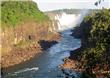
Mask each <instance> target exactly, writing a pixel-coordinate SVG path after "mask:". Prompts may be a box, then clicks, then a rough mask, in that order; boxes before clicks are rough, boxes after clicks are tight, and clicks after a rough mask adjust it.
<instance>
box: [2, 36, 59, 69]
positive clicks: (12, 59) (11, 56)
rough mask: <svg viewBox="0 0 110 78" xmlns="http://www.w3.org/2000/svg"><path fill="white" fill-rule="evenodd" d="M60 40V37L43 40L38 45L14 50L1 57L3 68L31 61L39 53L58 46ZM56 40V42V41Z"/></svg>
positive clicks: (34, 44)
mask: <svg viewBox="0 0 110 78" xmlns="http://www.w3.org/2000/svg"><path fill="white" fill-rule="evenodd" d="M59 39H60V36H58V35H57V37H56V39H55V38H54V40H49V41H47V40H41V41H39V44H38V43H33V44H31V45H30V46H28V47H26V48H14V49H13V50H12V51H11V52H10V53H8V54H6V55H5V56H1V58H2V59H1V65H2V68H8V67H11V66H14V65H16V64H20V63H22V62H25V61H28V60H30V59H31V58H32V57H34V56H35V55H36V54H38V53H42V51H43V50H47V49H48V48H50V47H51V46H52V45H54V44H56V43H57V41H58V40H59ZM55 40H56V41H55Z"/></svg>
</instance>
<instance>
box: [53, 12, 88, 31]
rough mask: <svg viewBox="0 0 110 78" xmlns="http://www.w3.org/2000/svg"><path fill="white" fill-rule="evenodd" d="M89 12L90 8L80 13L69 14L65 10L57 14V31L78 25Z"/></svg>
mask: <svg viewBox="0 0 110 78" xmlns="http://www.w3.org/2000/svg"><path fill="white" fill-rule="evenodd" d="M87 13H88V10H83V11H81V12H80V13H79V14H67V13H65V12H62V13H61V14H57V15H56V16H55V20H57V25H58V27H57V31H60V32H61V31H65V30H68V29H72V28H74V27H76V26H78V25H79V24H80V23H81V22H82V20H83V18H84V17H85V15H86V14H87ZM53 25H54V24H53ZM54 30H55V29H54Z"/></svg>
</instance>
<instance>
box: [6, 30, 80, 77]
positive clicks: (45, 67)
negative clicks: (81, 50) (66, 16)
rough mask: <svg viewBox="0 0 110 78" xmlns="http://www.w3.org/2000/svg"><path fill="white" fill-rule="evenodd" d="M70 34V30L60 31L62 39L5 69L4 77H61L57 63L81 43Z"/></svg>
mask: <svg viewBox="0 0 110 78" xmlns="http://www.w3.org/2000/svg"><path fill="white" fill-rule="evenodd" d="M70 34H71V30H67V31H64V32H62V33H61V35H62V39H61V40H60V41H59V42H58V43H57V44H55V45H53V46H52V47H51V48H49V49H48V50H47V51H44V52H43V53H42V54H40V55H38V56H37V57H35V58H33V59H31V60H30V61H28V62H26V63H23V64H20V65H18V66H14V67H12V68H9V69H7V70H6V71H5V72H6V73H5V75H4V78H61V76H60V75H61V74H62V71H61V70H60V69H59V68H58V65H60V64H62V63H63V59H64V58H65V57H68V56H69V55H70V53H69V52H70V51H71V50H74V49H76V48H78V47H80V43H81V42H80V40H79V39H75V38H74V37H72V36H70ZM62 78H65V77H62Z"/></svg>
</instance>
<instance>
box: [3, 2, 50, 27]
mask: <svg viewBox="0 0 110 78" xmlns="http://www.w3.org/2000/svg"><path fill="white" fill-rule="evenodd" d="M28 19H34V20H36V21H46V20H48V19H49V18H48V17H47V16H46V15H44V14H43V13H42V12H41V11H39V9H38V7H37V4H36V3H34V2H33V1H2V3H1V22H2V26H4V24H5V26H16V25H17V24H19V23H20V22H23V21H24V20H28Z"/></svg>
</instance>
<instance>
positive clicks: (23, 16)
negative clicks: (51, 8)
mask: <svg viewBox="0 0 110 78" xmlns="http://www.w3.org/2000/svg"><path fill="white" fill-rule="evenodd" d="M51 27H52V22H51V21H50V19H49V17H48V16H46V15H45V14H43V13H42V12H41V11H40V10H39V9H38V7H37V5H36V3H34V2H32V1H25V2H24V1H2V3H1V29H2V30H1V34H0V37H1V46H2V47H1V54H2V56H1V57H2V59H1V64H2V67H9V66H13V65H15V64H19V63H21V62H23V61H26V60H29V59H30V58H32V57H33V56H35V54H36V53H39V52H41V50H42V46H41V45H40V44H39V43H38V42H39V41H40V40H44V41H50V42H53V41H57V40H59V38H60V35H59V34H58V33H54V32H52V31H50V30H49V28H51ZM47 48H48V47H47Z"/></svg>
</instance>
